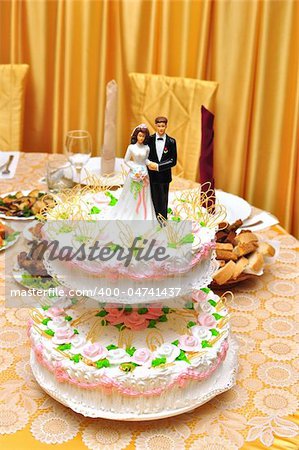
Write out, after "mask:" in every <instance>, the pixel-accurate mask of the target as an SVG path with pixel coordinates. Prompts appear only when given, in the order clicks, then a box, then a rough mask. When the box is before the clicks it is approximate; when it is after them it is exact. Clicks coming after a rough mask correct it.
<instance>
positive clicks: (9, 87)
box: [0, 64, 29, 151]
mask: <svg viewBox="0 0 299 450" xmlns="http://www.w3.org/2000/svg"><path fill="white" fill-rule="evenodd" d="M28 68H29V66H28V65H27V64H0V151H3V150H4V151H9V150H14V151H19V150H21V149H22V139H23V117H24V100H25V84H26V77H27V73H28Z"/></svg>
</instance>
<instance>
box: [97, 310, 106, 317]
mask: <svg viewBox="0 0 299 450" xmlns="http://www.w3.org/2000/svg"><path fill="white" fill-rule="evenodd" d="M107 314H108V313H107V311H105V310H104V309H103V310H102V311H99V312H98V313H96V316H98V317H105V316H107Z"/></svg>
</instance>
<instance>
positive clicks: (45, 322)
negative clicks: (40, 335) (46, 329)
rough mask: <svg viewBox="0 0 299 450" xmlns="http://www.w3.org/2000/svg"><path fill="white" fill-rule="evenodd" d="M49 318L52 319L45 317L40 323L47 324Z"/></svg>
mask: <svg viewBox="0 0 299 450" xmlns="http://www.w3.org/2000/svg"><path fill="white" fill-rule="evenodd" d="M50 320H52V319H50V317H47V318H46V319H44V320H42V324H43V325H48V322H49V321H50Z"/></svg>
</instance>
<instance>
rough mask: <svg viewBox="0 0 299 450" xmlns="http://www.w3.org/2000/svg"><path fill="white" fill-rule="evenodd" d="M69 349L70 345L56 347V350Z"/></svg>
mask: <svg viewBox="0 0 299 450" xmlns="http://www.w3.org/2000/svg"><path fill="white" fill-rule="evenodd" d="M70 348H72V344H61V345H58V347H57V349H58V350H62V351H63V350H69V349H70Z"/></svg>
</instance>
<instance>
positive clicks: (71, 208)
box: [36, 176, 120, 221]
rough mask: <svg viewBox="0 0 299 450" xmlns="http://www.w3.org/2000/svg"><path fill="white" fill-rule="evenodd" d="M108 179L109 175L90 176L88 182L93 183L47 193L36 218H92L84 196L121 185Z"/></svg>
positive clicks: (43, 219)
mask: <svg viewBox="0 0 299 450" xmlns="http://www.w3.org/2000/svg"><path fill="white" fill-rule="evenodd" d="M108 181H109V177H101V178H100V179H96V177H94V176H89V177H87V180H86V182H87V183H89V182H90V184H91V185H87V186H83V187H82V186H81V185H76V186H74V187H73V188H71V189H64V190H62V191H60V192H59V193H58V194H46V195H45V196H44V197H43V198H42V200H41V201H42V202H43V206H42V207H41V210H40V213H39V214H37V215H36V218H37V219H38V220H41V221H45V220H49V219H50V220H67V219H70V220H86V219H90V216H89V215H88V213H87V211H88V212H89V207H88V205H87V203H85V200H84V197H85V196H86V195H87V194H97V193H99V192H105V191H109V190H115V188H118V187H120V185H117V186H111V185H110V183H109V182H108Z"/></svg>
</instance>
